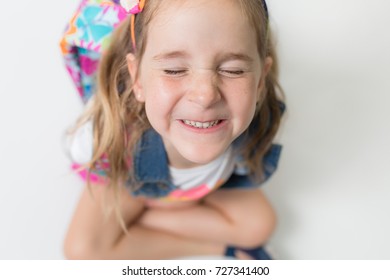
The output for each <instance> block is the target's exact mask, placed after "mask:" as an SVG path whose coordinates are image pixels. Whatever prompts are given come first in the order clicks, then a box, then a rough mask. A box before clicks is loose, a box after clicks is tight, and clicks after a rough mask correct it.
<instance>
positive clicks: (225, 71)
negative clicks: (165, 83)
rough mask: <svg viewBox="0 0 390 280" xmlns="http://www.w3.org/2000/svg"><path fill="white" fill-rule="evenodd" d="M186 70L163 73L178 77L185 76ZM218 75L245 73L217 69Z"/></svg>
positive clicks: (167, 70) (242, 72)
mask: <svg viewBox="0 0 390 280" xmlns="http://www.w3.org/2000/svg"><path fill="white" fill-rule="evenodd" d="M186 72H187V70H171V69H165V70H164V73H165V74H166V75H168V76H180V75H182V74H185V73H186ZM218 72H219V73H222V74H223V75H224V74H225V75H226V74H227V75H228V76H240V75H242V74H244V73H245V72H244V71H243V70H223V69H219V70H218Z"/></svg>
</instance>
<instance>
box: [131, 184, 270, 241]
mask: <svg viewBox="0 0 390 280" xmlns="http://www.w3.org/2000/svg"><path fill="white" fill-rule="evenodd" d="M139 223H140V224H141V225H144V226H147V227H149V228H152V229H156V230H161V231H164V232H168V233H172V234H178V235H180V236H184V237H187V238H191V239H198V240H202V241H204V242H214V243H219V244H225V245H226V244H229V245H235V246H240V247H255V246H259V245H262V244H263V243H264V242H265V241H266V240H267V239H268V238H269V237H270V235H271V233H272V232H273V230H274V228H275V225H276V215H275V212H274V210H273V208H272V207H271V205H270V203H269V202H268V200H267V199H266V197H265V196H264V194H263V193H262V191H261V190H259V189H245V190H242V189H241V190H240V189H235V190H217V191H215V192H214V193H212V194H210V195H208V196H207V197H206V198H205V199H204V201H203V203H201V204H198V205H196V206H190V207H186V208H182V209H158V208H152V209H149V210H148V211H146V212H145V213H144V215H142V217H141V218H140V220H139Z"/></svg>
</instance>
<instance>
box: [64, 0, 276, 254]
mask: <svg viewBox="0 0 390 280" xmlns="http://www.w3.org/2000/svg"><path fill="white" fill-rule="evenodd" d="M121 5H122V6H121ZM121 5H119V3H118V1H99V0H89V1H83V2H82V4H81V6H80V7H79V9H78V12H77V13H76V15H75V16H74V17H73V19H72V22H71V23H70V25H69V26H68V29H67V32H66V34H65V36H64V38H63V41H62V44H61V45H62V50H63V52H64V54H65V58H66V61H67V66H68V70H69V72H70V73H71V75H72V77H73V79H74V80H75V82H76V85H77V87H78V89H79V91H80V93H81V95H82V96H83V98H84V100H86V101H87V100H89V101H88V106H87V110H86V112H85V114H84V115H83V117H82V118H81V119H80V121H79V123H78V126H77V129H76V132H75V133H74V136H73V139H72V141H71V144H70V152H71V155H72V158H73V160H74V162H75V163H74V165H73V167H74V169H75V170H77V171H78V172H79V173H80V175H82V176H83V177H84V178H85V179H87V181H88V184H87V186H88V187H87V188H86V189H85V191H84V193H83V194H82V196H81V199H80V202H79V204H78V206H77V209H76V211H75V214H74V217H73V220H72V222H71V224H70V227H69V231H68V233H67V236H66V240H65V255H66V257H68V258H71V259H168V258H179V257H185V256H191V255H226V256H232V257H238V258H253V259H268V258H269V256H268V254H267V253H266V252H265V250H264V249H263V247H262V246H263V245H264V244H265V242H266V241H267V239H268V238H269V236H270V235H271V233H272V231H273V229H274V226H275V214H274V211H273V209H272V207H271V205H270V204H269V202H268V201H267V199H266V198H265V196H264V194H263V193H262V192H261V190H259V189H258V188H257V186H259V185H260V184H261V183H263V182H264V181H265V180H266V179H268V178H269V176H270V175H271V174H272V173H273V172H274V170H275V169H276V166H277V162H278V158H279V154H280V150H281V147H280V146H279V145H273V144H272V143H271V142H272V140H273V137H274V135H275V133H276V131H277V130H278V127H279V123H280V118H281V114H282V111H283V108H284V105H283V103H282V102H281V98H280V97H278V96H277V95H278V94H277V92H279V93H280V92H281V90H280V88H279V86H278V83H277V76H276V57H275V55H274V49H273V47H272V42H271V34H270V30H269V26H268V11H267V7H266V3H265V1H264V0H213V1H209V0H199V1H190V0H183V1H175V0H146V1H142V0H141V1H131V0H127V1H125V0H124V1H121ZM113 29H115V31H114V32H113ZM112 32H113V34H112V36H111V33H112ZM108 42H110V43H108ZM99 53H103V56H102V58H101V59H100V55H99ZM99 60H100V61H99ZM98 61H99V71H98V77H97V83H96V82H95V78H94V73H95V71H96V67H97V62H98ZM95 84H96V87H94V85H95ZM94 92H96V94H94V95H93V97H92V98H90V96H91V94H92V93H94Z"/></svg>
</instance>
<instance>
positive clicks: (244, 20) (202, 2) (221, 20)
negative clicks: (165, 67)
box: [146, 0, 257, 55]
mask: <svg viewBox="0 0 390 280" xmlns="http://www.w3.org/2000/svg"><path fill="white" fill-rule="evenodd" d="M256 42H257V40H256V33H255V29H254V27H253V26H252V25H251V24H250V22H249V20H248V17H247V16H246V14H245V12H244V11H243V9H242V7H241V5H240V3H239V1H236V0H213V1H210V0H196V1H193V0H185V1H177V0H167V1H164V2H163V3H162V5H161V6H160V7H159V9H158V11H157V13H156V14H155V17H154V18H153V19H152V21H151V22H150V25H149V28H148V43H147V46H146V52H152V53H153V54H154V55H156V53H155V52H157V51H163V52H171V51H172V49H177V50H186V51H191V50H194V51H205V52H209V51H212V50H215V51H220V50H222V49H229V51H231V52H244V53H248V52H252V51H256V48H257V46H256Z"/></svg>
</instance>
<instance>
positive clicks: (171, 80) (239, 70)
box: [128, 0, 272, 168]
mask: <svg viewBox="0 0 390 280" xmlns="http://www.w3.org/2000/svg"><path fill="white" fill-rule="evenodd" d="M179 2H180V3H179ZM128 64H129V70H130V72H131V74H132V77H135V73H137V71H139V72H138V75H139V76H138V79H137V80H136V81H135V82H134V92H135V95H136V98H137V100H138V101H139V102H145V108H146V114H147V116H148V119H149V121H150V123H151V125H152V126H153V128H154V129H155V130H156V131H157V132H158V133H159V134H160V135H161V136H162V139H163V142H164V144H165V147H166V151H167V154H168V159H169V162H170V164H171V165H172V166H174V167H177V168H188V167H194V166H197V165H201V164H206V163H208V162H210V161H212V160H213V159H215V158H216V157H218V156H219V155H221V154H222V153H223V152H224V151H225V150H226V149H227V148H228V147H229V145H230V144H231V143H232V142H233V140H234V139H236V138H237V137H238V136H239V135H240V134H241V133H242V132H244V131H245V130H246V128H247V127H248V126H249V124H250V122H251V120H252V118H253V116H254V113H255V108H256V102H258V101H261V100H260V92H261V90H262V87H263V85H264V76H265V75H266V72H267V71H268V69H269V68H270V66H271V64H272V60H271V59H269V58H268V59H266V61H265V63H263V64H262V62H261V61H260V57H259V54H258V51H257V44H256V35H255V31H254V28H253V27H252V26H251V24H250V23H249V21H248V20H247V19H246V16H245V14H244V12H243V11H242V10H241V7H240V5H239V3H238V1H234V0H216V1H208V0H201V1H189V0H188V1H166V2H164V4H163V5H162V7H160V9H159V11H158V13H157V14H156V16H155V18H153V20H152V22H151V23H150V26H149V30H148V35H147V46H146V49H145V53H144V55H143V57H142V60H141V63H140V64H139V65H138V63H137V61H135V60H134V59H133V57H132V55H129V56H128Z"/></svg>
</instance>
